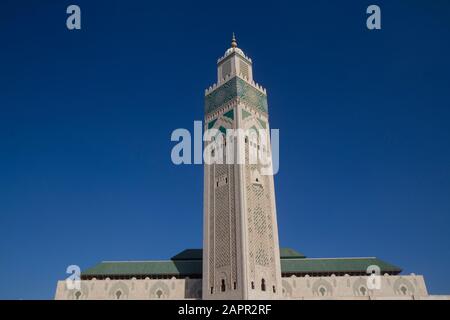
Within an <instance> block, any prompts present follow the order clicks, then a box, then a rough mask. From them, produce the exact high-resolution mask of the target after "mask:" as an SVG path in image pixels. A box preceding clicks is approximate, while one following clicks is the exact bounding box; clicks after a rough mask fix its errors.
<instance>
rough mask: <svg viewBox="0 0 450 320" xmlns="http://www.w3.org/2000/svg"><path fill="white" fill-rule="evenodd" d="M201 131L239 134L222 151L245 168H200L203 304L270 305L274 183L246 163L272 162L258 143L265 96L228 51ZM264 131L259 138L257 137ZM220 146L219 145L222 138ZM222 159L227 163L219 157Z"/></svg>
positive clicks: (276, 284)
mask: <svg viewBox="0 0 450 320" xmlns="http://www.w3.org/2000/svg"><path fill="white" fill-rule="evenodd" d="M204 129H205V131H207V130H209V129H217V130H209V132H211V131H213V132H217V134H219V135H223V136H225V135H226V134H228V132H229V131H227V130H229V129H242V132H244V134H243V135H242V136H241V138H239V137H237V138H234V139H232V140H230V141H228V139H227V140H226V143H224V145H225V148H222V149H220V148H217V150H214V149H208V146H212V145H209V144H210V143H212V142H217V140H215V139H211V142H205V156H206V154H207V152H210V153H212V154H214V152H216V153H217V152H221V153H224V154H227V153H228V149H227V147H226V145H227V144H228V147H229V145H230V142H232V141H234V142H233V147H232V148H233V150H234V152H236V154H240V155H241V156H242V158H245V162H238V161H236V160H235V161H232V162H231V163H230V162H226V161H225V160H224V161H223V163H213V164H206V163H205V167H204V238H203V281H202V282H203V299H277V298H280V297H281V290H282V288H281V268H280V252H279V244H278V227H277V219H276V206H275V193H274V183H273V175H270V174H269V175H268V174H265V173H264V172H263V171H264V170H263V165H262V164H260V163H259V162H256V163H255V162H251V161H250V160H249V158H250V157H251V155H252V154H253V153H252V152H259V151H261V152H263V153H264V154H267V155H269V156H270V155H271V148H270V143H269V144H263V142H262V140H263V139H262V138H261V137H262V136H261V134H259V135H254V134H249V133H248V132H255V131H258V132H266V135H267V136H266V138H268V137H269V134H268V133H269V115H268V107H267V95H266V90H265V89H263V88H262V87H261V86H260V85H258V84H257V83H255V82H254V80H253V69H252V60H251V59H250V58H249V57H247V56H246V55H245V54H244V52H243V51H242V50H241V49H239V48H238V47H237V42H236V38H235V36H234V34H233V38H232V41H231V47H230V48H229V49H228V50H226V52H225V55H224V56H223V57H221V58H220V59H219V60H218V61H217V83H216V84H214V85H213V86H211V87H210V88H209V89H207V90H206V92H205V128H204ZM262 129H264V130H262ZM224 140H225V138H224ZM225 156H227V155H225Z"/></svg>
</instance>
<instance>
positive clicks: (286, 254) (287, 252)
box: [280, 248, 306, 259]
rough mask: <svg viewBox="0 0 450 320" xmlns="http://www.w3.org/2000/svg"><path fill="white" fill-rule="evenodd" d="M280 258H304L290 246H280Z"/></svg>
mask: <svg viewBox="0 0 450 320" xmlns="http://www.w3.org/2000/svg"><path fill="white" fill-rule="evenodd" d="M280 258H281V259H301V258H306V256H305V255H304V254H303V253H300V252H298V251H296V250H294V249H291V248H280Z"/></svg>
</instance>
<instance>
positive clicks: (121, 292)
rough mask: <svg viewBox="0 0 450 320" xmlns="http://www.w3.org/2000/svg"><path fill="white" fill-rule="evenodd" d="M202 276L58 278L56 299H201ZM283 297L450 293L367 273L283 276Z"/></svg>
mask: <svg viewBox="0 0 450 320" xmlns="http://www.w3.org/2000/svg"><path fill="white" fill-rule="evenodd" d="M201 282H202V280H201V279H176V278H173V279H160V280H157V279H154V280H150V279H128V280H83V281H81V288H80V290H68V289H67V287H66V283H65V281H59V282H58V285H57V289H56V295H55V299H57V300H127V299H130V300H149V299H166V300H167V299H169V300H170V299H173V300H178V299H201V297H202V284H201ZM280 299H287V300H291V299H292V300H300V299H308V300H313V299H329V300H339V299H342V300H368V299H371V300H377V299H378V300H383V299H385V300H386V299H388V300H390V299H399V300H403V299H405V300H429V299H446V300H448V299H450V296H430V295H428V292H427V288H426V285H425V281H424V279H423V277H422V276H420V275H407V276H406V275H398V276H392V275H385V276H381V287H380V289H378V290H370V289H368V287H367V277H365V276H347V275H346V276H329V277H308V276H305V277H295V276H291V277H283V280H282V296H281V297H280Z"/></svg>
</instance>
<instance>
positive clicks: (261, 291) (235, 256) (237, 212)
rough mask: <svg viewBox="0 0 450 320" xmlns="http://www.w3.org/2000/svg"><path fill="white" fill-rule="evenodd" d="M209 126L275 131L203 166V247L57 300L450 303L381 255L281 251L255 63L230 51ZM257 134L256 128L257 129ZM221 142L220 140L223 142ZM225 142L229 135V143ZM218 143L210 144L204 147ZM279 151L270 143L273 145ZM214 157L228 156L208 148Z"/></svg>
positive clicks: (88, 279)
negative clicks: (259, 158) (233, 158)
mask: <svg viewBox="0 0 450 320" xmlns="http://www.w3.org/2000/svg"><path fill="white" fill-rule="evenodd" d="M204 129H205V130H210V129H216V132H217V134H219V135H220V134H225V132H227V130H230V129H243V130H244V131H245V132H252V130H254V131H256V130H258V132H266V133H267V135H268V136H266V137H261V136H258V135H255V134H251V133H250V134H248V135H246V136H245V137H244V138H243V139H235V140H234V141H231V142H233V143H234V144H233V148H235V150H236V152H238V150H241V156H242V157H243V158H244V159H245V163H244V164H241V163H232V164H228V163H227V164H224V163H212V164H205V165H204V212H203V217H204V223H203V225H204V231H203V233H204V237H203V249H186V250H184V251H182V252H179V253H177V254H175V255H174V256H172V257H171V258H170V259H168V260H163V261H156V260H150V261H103V262H100V263H98V264H97V265H94V266H93V267H91V268H89V269H87V270H84V271H83V272H82V273H81V286H80V288H79V289H69V288H67V286H66V281H65V280H61V281H58V283H57V288H56V294H55V299H138V300H143V299H226V300H233V299H238V300H243V299H362V300H365V299H416V300H420V299H422V300H423V299H437V298H439V299H448V298H449V296H430V295H428V292H427V288H426V285H425V280H424V277H423V276H421V275H416V274H408V275H405V274H402V269H401V268H400V267H398V266H396V265H393V264H391V263H389V262H386V261H383V260H381V259H379V258H376V257H359V258H308V257H307V256H305V255H304V254H303V253H300V252H298V251H296V250H294V249H291V248H280V247H279V243H278V227H277V215H276V204H275V192H274V181H273V175H270V174H264V166H267V164H263V163H258V162H257V163H250V161H248V160H249V157H250V155H251V154H252V152H262V153H263V154H265V155H267V156H269V157H270V156H271V148H270V147H266V146H265V145H263V144H262V141H263V140H264V139H263V138H266V139H269V138H270V137H269V133H268V132H269V112H268V104H267V92H266V89H265V88H263V87H262V86H260V85H259V84H257V83H256V82H255V81H254V79H253V68H252V60H251V59H250V58H249V57H248V56H246V55H245V54H244V52H243V51H242V50H241V49H240V48H238V46H237V42H236V39H235V37H234V35H233V39H232V41H231V46H230V48H229V49H227V50H226V51H225V54H224V55H223V56H222V57H221V58H219V59H218V61H217V83H215V84H213V85H212V86H211V87H209V88H208V89H206V91H205V119H204ZM255 129H256V130H255ZM217 140H219V139H217ZM221 141H222V142H221V143H223V144H226V143H227V139H225V140H224V141H223V140H221ZM210 143H215V141H214V140H213V141H210V142H206V143H205V149H206V147H208V145H209V144H210ZM269 146H270V144H269ZM208 150H211V153H212V154H216V153H227V152H228V150H229V149H227V148H222V146H221V145H217V143H216V144H215V145H209V149H208Z"/></svg>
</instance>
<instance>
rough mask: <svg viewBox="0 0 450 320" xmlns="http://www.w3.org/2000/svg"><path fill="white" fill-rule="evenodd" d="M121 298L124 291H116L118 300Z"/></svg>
mask: <svg viewBox="0 0 450 320" xmlns="http://www.w3.org/2000/svg"><path fill="white" fill-rule="evenodd" d="M121 296H122V291H120V290H117V291H116V298H117V300H119V299H120V297H121Z"/></svg>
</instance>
